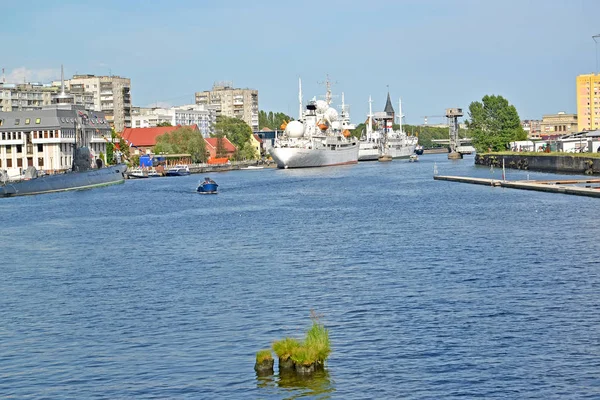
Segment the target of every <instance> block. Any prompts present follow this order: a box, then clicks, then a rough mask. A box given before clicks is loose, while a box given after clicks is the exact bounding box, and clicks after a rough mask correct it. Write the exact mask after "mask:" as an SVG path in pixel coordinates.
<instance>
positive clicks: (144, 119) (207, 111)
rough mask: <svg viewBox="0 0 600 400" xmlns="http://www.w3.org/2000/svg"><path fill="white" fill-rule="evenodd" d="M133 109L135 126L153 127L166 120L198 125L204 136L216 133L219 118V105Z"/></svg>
mask: <svg viewBox="0 0 600 400" xmlns="http://www.w3.org/2000/svg"><path fill="white" fill-rule="evenodd" d="M132 110H133V111H132V116H131V125H132V127H133V128H151V127H155V126H158V125H159V124H161V123H165V122H167V123H169V124H171V125H172V126H177V125H181V126H192V125H196V126H198V129H199V130H200V132H201V133H202V136H204V137H209V136H210V135H211V134H212V133H214V127H215V123H216V120H217V118H216V115H217V112H216V110H217V107H216V106H211V105H198V104H187V105H182V106H175V107H171V108H144V107H134V108H133V109H132Z"/></svg>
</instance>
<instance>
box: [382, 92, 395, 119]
mask: <svg viewBox="0 0 600 400" xmlns="http://www.w3.org/2000/svg"><path fill="white" fill-rule="evenodd" d="M383 111H384V112H385V113H386V114H387V115H388V116H389V117H390V118H391V119H392V121H394V117H395V115H396V112H395V111H394V106H392V100H391V99H390V92H389V91H388V94H387V101H386V102H385V108H384V109H383Z"/></svg>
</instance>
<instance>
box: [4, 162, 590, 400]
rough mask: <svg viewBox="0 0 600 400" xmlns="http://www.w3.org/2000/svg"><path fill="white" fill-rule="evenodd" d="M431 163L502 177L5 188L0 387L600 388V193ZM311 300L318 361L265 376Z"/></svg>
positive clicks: (462, 392) (571, 394)
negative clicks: (327, 341)
mask: <svg viewBox="0 0 600 400" xmlns="http://www.w3.org/2000/svg"><path fill="white" fill-rule="evenodd" d="M434 165H435V167H437V169H438V171H439V173H440V174H442V175H444V174H445V175H468V176H480V177H495V178H500V176H501V171H500V170H495V171H491V170H489V169H488V168H484V167H477V166H474V165H473V158H472V157H468V158H465V159H464V160H462V161H448V160H446V155H445V154H444V155H424V156H421V157H420V161H419V162H418V163H409V162H408V161H406V160H404V161H399V160H395V161H393V162H392V163H377V162H373V163H365V164H362V163H361V164H358V165H354V166H344V167H334V168H321V169H305V170H272V169H268V170H267V169H265V170H255V171H232V172H227V173H220V174H212V175H210V176H211V177H212V178H213V179H215V180H216V181H217V182H218V183H219V184H220V193H219V194H218V195H216V196H201V195H198V194H196V193H195V192H194V190H195V186H196V184H197V182H198V181H199V180H200V179H202V178H203V176H198V175H192V176H188V177H174V178H155V179H147V180H138V181H127V182H125V184H124V185H117V186H112V187H107V188H101V189H95V190H87V191H79V192H70V193H57V194H49V195H42V196H34V197H24V198H12V199H2V201H0V226H1V227H2V229H0V249H1V252H2V262H1V266H0V276H1V279H0V397H8V398H19V399H23V398H36V399H39V398H47V399H56V398H72V399H83V398H86V399H87V398H111V399H113V398H210V399H213V398H215V399H216V398H219V399H220V398H231V399H242V398H264V399H281V398H297V397H314V398H339V399H363V398H379V399H383V398H403V399H441V398H444V399H452V398H487V399H490V398H509V399H517V398H518V399H521V398H535V399H553V398H556V399H559V398H560V399H564V398H600V343H599V342H600V335H599V334H598V333H599V332H600V307H599V306H600V296H599V295H598V294H599V293H600V274H599V271H600V263H599V262H598V250H599V245H598V239H597V238H598V221H597V219H596V212H597V210H598V207H599V206H600V203H599V200H598V199H593V198H586V197H577V196H568V195H560V194H552V193H541V192H530V191H519V190H511V189H502V188H493V187H486V186H477V185H468V184H460V183H453V182H442V181H434V180H433V179H432V175H433V170H434ZM527 174H528V173H527V172H518V171H510V170H509V171H507V178H508V179H525V178H526V176H527ZM529 174H530V178H531V179H545V178H549V177H551V176H552V175H548V174H539V173H533V172H530V173H529ZM311 310H315V312H316V313H318V314H320V315H322V316H321V321H322V322H323V323H324V324H325V326H326V327H327V328H329V331H330V338H331V342H332V347H333V352H332V354H331V357H330V359H329V360H328V362H327V365H326V370H325V372H324V373H322V374H318V375H316V376H314V377H313V378H310V379H290V378H285V377H279V376H278V375H277V369H275V375H274V376H272V377H268V378H257V377H256V375H255V372H254V370H253V366H254V356H255V354H256V351H258V350H260V349H262V348H267V347H269V346H270V344H271V343H272V341H274V340H277V339H280V338H283V337H284V336H292V337H298V338H301V337H302V336H303V334H304V332H305V331H306V329H307V328H308V327H309V326H310V311H311Z"/></svg>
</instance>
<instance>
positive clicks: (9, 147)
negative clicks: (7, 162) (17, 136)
mask: <svg viewBox="0 0 600 400" xmlns="http://www.w3.org/2000/svg"><path fill="white" fill-rule="evenodd" d="M10 153H12V146H6V154H10Z"/></svg>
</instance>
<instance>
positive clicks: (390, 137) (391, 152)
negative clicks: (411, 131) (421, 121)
mask: <svg viewBox="0 0 600 400" xmlns="http://www.w3.org/2000/svg"><path fill="white" fill-rule="evenodd" d="M371 103H372V101H371V98H370V97H369V119H368V122H367V128H366V131H365V134H364V135H363V137H361V140H360V150H359V152H358V160H359V161H376V160H377V159H378V158H379V157H380V156H389V157H392V158H408V157H410V155H411V154H413V153H414V151H415V147H416V145H417V142H418V138H417V137H416V136H408V135H407V134H406V132H404V131H403V130H402V118H403V117H404V116H403V115H402V102H400V103H399V115H398V120H399V124H400V129H398V130H397V131H395V130H394V129H393V128H392V123H393V121H394V114H395V112H394V107H393V106H392V102H391V100H390V94H389V93H388V97H387V102H386V104H385V109H384V111H383V112H378V113H375V115H373V112H372V109H371ZM373 120H375V122H376V123H377V125H378V127H379V128H378V129H377V130H373Z"/></svg>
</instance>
